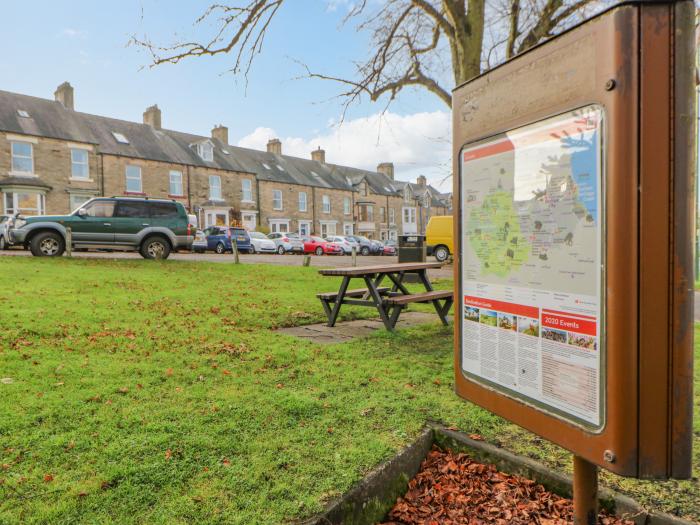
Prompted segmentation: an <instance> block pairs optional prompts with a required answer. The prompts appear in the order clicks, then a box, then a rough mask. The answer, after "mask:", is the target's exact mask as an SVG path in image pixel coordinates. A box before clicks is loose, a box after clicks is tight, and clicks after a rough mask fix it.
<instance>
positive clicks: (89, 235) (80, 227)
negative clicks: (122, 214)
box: [66, 199, 115, 244]
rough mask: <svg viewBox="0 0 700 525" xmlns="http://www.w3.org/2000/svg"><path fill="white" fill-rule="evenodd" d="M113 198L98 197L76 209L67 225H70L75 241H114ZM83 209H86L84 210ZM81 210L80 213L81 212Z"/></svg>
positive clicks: (96, 242) (93, 242)
mask: <svg viewBox="0 0 700 525" xmlns="http://www.w3.org/2000/svg"><path fill="white" fill-rule="evenodd" d="M114 205H115V201H113V200H106V199H105V200H103V199H96V200H93V201H90V202H89V203H88V204H86V205H85V206H83V207H82V208H81V209H80V210H78V211H76V212H75V213H74V214H73V215H71V218H70V220H69V221H67V224H66V226H70V228H71V232H72V234H73V242H74V243H92V244H100V243H110V244H111V243H113V242H114V225H113V220H114ZM82 210H85V211H84V212H83V211H82ZM79 212H80V213H79Z"/></svg>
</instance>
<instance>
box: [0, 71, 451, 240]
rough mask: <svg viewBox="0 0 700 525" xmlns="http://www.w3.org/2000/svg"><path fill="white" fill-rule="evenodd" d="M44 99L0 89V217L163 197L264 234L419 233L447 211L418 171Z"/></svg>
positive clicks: (68, 90) (206, 220)
mask: <svg viewBox="0 0 700 525" xmlns="http://www.w3.org/2000/svg"><path fill="white" fill-rule="evenodd" d="M54 98H55V100H48V99H42V98H37V97H31V96H27V95H21V94H15V93H9V92H6V91H0V197H1V198H2V206H0V214H4V215H9V214H13V213H15V212H18V211H19V212H21V213H23V214H26V215H37V214H65V213H68V212H70V211H72V210H74V209H75V208H77V207H78V206H80V205H81V204H82V203H83V202H85V201H87V200H88V199H90V198H92V197H95V196H112V195H134V196H148V197H158V198H171V199H175V200H178V201H180V202H182V203H183V204H184V205H185V207H186V208H187V209H188V210H189V211H190V213H192V214H195V215H196V216H197V217H198V222H199V225H200V227H202V228H203V227H206V226H209V225H213V224H219V225H228V224H242V225H244V226H245V227H247V228H249V229H251V230H253V229H258V230H260V231H264V232H275V231H280V232H292V231H294V232H300V233H302V234H311V233H313V234H317V235H334V234H336V235H341V234H353V233H356V234H360V235H366V236H367V237H370V238H374V239H396V237H397V236H398V235H401V234H403V233H419V232H420V233H422V232H424V230H425V225H426V224H427V221H428V219H429V218H430V216H432V215H437V214H439V215H446V214H449V213H451V197H450V195H449V194H441V193H439V192H438V191H437V190H435V188H432V187H431V186H429V185H427V184H426V181H425V177H422V176H421V177H419V178H418V181H417V184H412V183H408V182H402V181H396V180H394V167H393V164H391V163H382V164H380V165H379V166H378V167H377V171H376V172H374V171H369V170H362V169H358V168H352V167H347V166H339V165H336V164H331V163H328V162H326V158H325V152H324V151H323V150H322V149H320V148H319V149H317V150H316V151H313V152H311V158H309V159H302V158H298V157H292V156H289V155H284V154H283V153H282V143H281V142H280V141H279V140H278V139H271V140H270V141H269V142H268V145H267V151H258V150H253V149H247V148H241V147H238V146H232V145H230V144H229V143H228V128H226V127H225V126H221V125H219V126H216V127H214V129H212V131H211V136H209V137H204V136H199V135H193V134H190V133H183V132H179V131H172V130H167V129H163V127H162V125H161V119H162V115H161V110H160V109H159V108H158V106H151V107H149V108H147V109H146V111H145V112H144V114H143V122H142V123H137V122H128V121H124V120H118V119H113V118H108V117H102V116H97V115H90V114H87V113H81V112H78V111H75V109H74V91H73V88H72V86H71V85H70V84H69V83H67V82H65V83H63V84H61V85H60V86H59V87H58V89H57V90H56V92H55V93H54Z"/></svg>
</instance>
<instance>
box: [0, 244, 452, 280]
mask: <svg viewBox="0 0 700 525" xmlns="http://www.w3.org/2000/svg"><path fill="white" fill-rule="evenodd" d="M0 256H13V257H31V254H30V253H29V252H28V251H24V250H6V251H2V252H0ZM73 257H81V258H94V259H136V260H139V259H141V256H140V255H139V254H138V253H136V252H74V253H73ZM170 259H172V260H175V261H197V262H213V263H223V264H226V263H229V264H232V263H233V255H231V254H230V253H229V254H223V255H218V254H216V253H202V254H197V253H184V252H183V253H173V254H171V255H170ZM240 260H241V263H242V264H278V265H281V266H301V265H302V263H303V260H304V256H303V255H289V254H287V255H277V254H274V255H272V254H271V255H267V254H256V255H241V256H240ZM398 260H399V259H398V257H396V256H381V255H368V256H366V257H363V256H358V257H357V265H358V266H369V265H375V264H392V263H397V262H398ZM428 261H429V262H434V261H435V259H434V258H432V257H428ZM311 266H315V267H318V268H333V267H338V266H352V257H350V256H337V255H322V256H316V255H312V256H311ZM428 273H429V275H430V278H431V279H445V278H447V279H451V278H452V265H445V266H443V267H442V268H439V269H436V270H429V272H428Z"/></svg>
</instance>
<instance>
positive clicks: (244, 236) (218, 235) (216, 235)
mask: <svg viewBox="0 0 700 525" xmlns="http://www.w3.org/2000/svg"><path fill="white" fill-rule="evenodd" d="M204 236H205V237H206V239H207V250H213V251H215V252H216V253H226V252H232V251H233V245H232V244H231V239H235V240H236V248H237V249H238V253H253V245H252V244H251V242H250V236H249V235H248V232H247V231H245V229H243V228H237V227H235V226H209V228H206V229H205V230H204Z"/></svg>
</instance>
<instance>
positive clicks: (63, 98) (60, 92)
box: [53, 82, 75, 110]
mask: <svg viewBox="0 0 700 525" xmlns="http://www.w3.org/2000/svg"><path fill="white" fill-rule="evenodd" d="M53 96H54V98H55V99H56V102H60V103H61V105H62V106H63V107H64V108H66V109H71V110H74V109H75V107H74V106H73V86H71V85H70V83H69V82H64V83H63V84H61V85H60V86H58V87H57V88H56V91H54V93H53Z"/></svg>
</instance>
